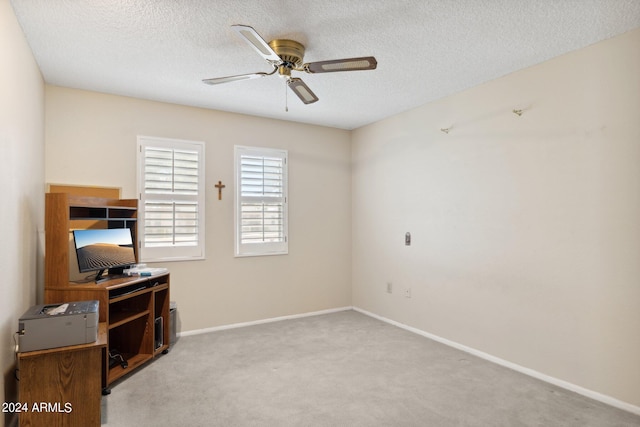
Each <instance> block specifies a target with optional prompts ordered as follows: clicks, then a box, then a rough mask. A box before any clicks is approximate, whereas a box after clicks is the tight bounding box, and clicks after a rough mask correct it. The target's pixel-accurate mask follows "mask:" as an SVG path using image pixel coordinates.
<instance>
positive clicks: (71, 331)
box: [18, 300, 100, 352]
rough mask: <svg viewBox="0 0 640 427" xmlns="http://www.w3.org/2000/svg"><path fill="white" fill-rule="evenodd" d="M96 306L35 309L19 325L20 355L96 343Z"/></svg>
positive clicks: (79, 303)
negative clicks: (27, 352)
mask: <svg viewBox="0 0 640 427" xmlns="http://www.w3.org/2000/svg"><path fill="white" fill-rule="evenodd" d="M99 304H100V302H99V301H95V300H94V301H74V302H67V303H64V304H47V305H34V306H33V307H31V308H30V309H29V310H27V311H26V312H25V313H24V314H23V315H22V317H20V320H19V321H18V322H19V329H18V344H19V347H20V351H21V352H25V351H34V350H44V349H48V348H55V347H64V346H68V345H77V344H87V343H91V342H95V341H96V339H97V338H98V307H99Z"/></svg>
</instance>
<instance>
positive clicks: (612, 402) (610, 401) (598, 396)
mask: <svg viewBox="0 0 640 427" xmlns="http://www.w3.org/2000/svg"><path fill="white" fill-rule="evenodd" d="M353 310H355V311H357V312H359V313H362V314H365V315H367V316H369V317H373V318H375V319H378V320H381V321H383V322H385V323H389V324H390V325H394V326H397V327H399V328H402V329H405V330H407V331H409V332H413V333H415V334H418V335H422V336H423V337H426V338H429V339H432V340H434V341H437V342H439V343H441V344H444V345H447V346H449V347H453V348H455V349H458V350H461V351H464V352H466V353H469V354H472V355H474V356H477V357H479V358H481V359H484V360H488V361H489V362H493V363H495V364H498V365H501V366H504V367H506V368H509V369H513V370H514V371H517V372H520V373H523V374H525V375H528V376H530V377H533V378H536V379H538V380H542V381H544V382H547V383H549V384H553V385H555V386H558V387H561V388H564V389H566V390H569V391H572V392H574V393H578V394H581V395H583V396H586V397H588V398H591V399H593V400H597V401H599V402H602V403H605V404H607V405H609V406H613V407H615V408H618V409H622V410H624V411H627V412H631V413H633V414H636V415H640V406H635V405H632V404H630V403H627V402H623V401H621V400H618V399H615V398H613V397H611V396H607V395H606V394H602V393H598V392H596V391H593V390H589V389H586V388H584V387H580V386H578V385H575V384H572V383H570V382H567V381H564V380H561V379H558V378H554V377H551V376H549V375H546V374H543V373H542V372H538V371H535V370H533V369H529V368H526V367H524V366H520V365H518V364H515V363H512V362H509V361H508V360H504V359H500V358H499V357H496V356H492V355H491V354H488V353H484V352H482V351H479V350H476V349H474V348H471V347H467V346H466V345H463V344H460V343H457V342H455V341H451V340H448V339H446V338H442V337H440V336H438V335H434V334H431V333H429V332H425V331H423V330H420V329H417V328H414V327H412V326H408V325H405V324H404V323H400V322H396V321H395V320H391V319H387V318H386V317H383V316H379V315H377V314H374V313H371V312H369V311H367V310H363V309H361V308H359V307H353Z"/></svg>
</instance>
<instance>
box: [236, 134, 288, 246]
mask: <svg viewBox="0 0 640 427" xmlns="http://www.w3.org/2000/svg"><path fill="white" fill-rule="evenodd" d="M235 178H236V181H235V184H236V185H235V189H236V192H235V218H236V224H235V229H236V236H235V241H236V256H257V255H280V254H286V253H288V242H287V151H286V150H274V149H267V148H252V147H241V146H236V147H235Z"/></svg>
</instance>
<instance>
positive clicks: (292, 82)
mask: <svg viewBox="0 0 640 427" xmlns="http://www.w3.org/2000/svg"><path fill="white" fill-rule="evenodd" d="M287 84H288V85H289V87H290V88H291V90H292V91H293V93H295V94H296V95H298V98H300V101H302V102H303V103H305V104H313V103H314V102H316V101H318V97H317V96H316V94H315V93H313V92H312V91H311V89H309V86H307V85H306V84H304V82H303V81H302V79H299V78H297V77H294V78H292V79H289V81H288V82H287Z"/></svg>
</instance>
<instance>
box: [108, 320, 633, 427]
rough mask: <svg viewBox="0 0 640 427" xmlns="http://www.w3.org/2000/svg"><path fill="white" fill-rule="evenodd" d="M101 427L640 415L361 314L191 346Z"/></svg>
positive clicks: (602, 420)
mask: <svg viewBox="0 0 640 427" xmlns="http://www.w3.org/2000/svg"><path fill="white" fill-rule="evenodd" d="M103 425H106V426H113V427H127V426H132V427H133V426H135V427H147V426H176V427H177V426H180V427H182V426H434V427H435V426H447V427H449V426H465V427H466V426H482V427H487V426H509V427H513V426H545V427H549V426H576V427H585V426H594V427H607V426H616V427H623V426H636V427H637V426H640V417H638V416H635V415H633V414H630V413H627V412H624V411H621V410H618V409H615V408H612V407H609V406H607V405H604V404H602V403H599V402H596V401H593V400H590V399H587V398H585V397H583V396H580V395H577V394H575V393H572V392H569V391H566V390H563V389H560V388H557V387H555V386H552V385H549V384H547V383H544V382H541V381H538V380H535V379H533V378H530V377H528V376H525V375H522V374H520V373H517V372H514V371H512V370H509V369H506V368H504V367H501V366H498V365H495V364H492V363H490V362H487V361H484V360H482V359H478V358H476V357H474V356H471V355H469V354H467V353H464V352H460V351H458V350H455V349H452V348H449V347H447V346H444V345H442V344H439V343H437V342H434V341H431V340H429V339H426V338H424V337H421V336H419V335H416V334H413V333H411V332H408V331H405V330H403V329H400V328H397V327H395V326H392V325H388V324H386V323H384V322H381V321H379V320H376V319H372V318H370V317H368V316H365V315H363V314H360V313H358V312H355V311H344V312H338V313H333V314H327V315H321V316H313V317H306V318H301V319H295V320H285V321H280V322H274V323H269V324H263V325H257V326H250V327H245V328H238V329H231V330H226V331H220V332H213V333H208V334H203V335H196V336H188V337H183V338H181V339H179V340H178V342H177V344H176V345H175V346H174V348H173V349H172V350H171V351H170V353H169V354H167V355H165V356H162V357H160V358H158V359H157V360H155V361H154V362H153V363H151V364H149V365H148V366H146V367H144V368H142V369H141V370H139V371H137V372H135V373H134V374H133V375H130V376H129V377H128V378H126V379H125V380H124V381H121V382H120V383H117V384H116V385H115V386H114V387H112V394H111V395H109V396H106V397H104V398H103Z"/></svg>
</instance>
